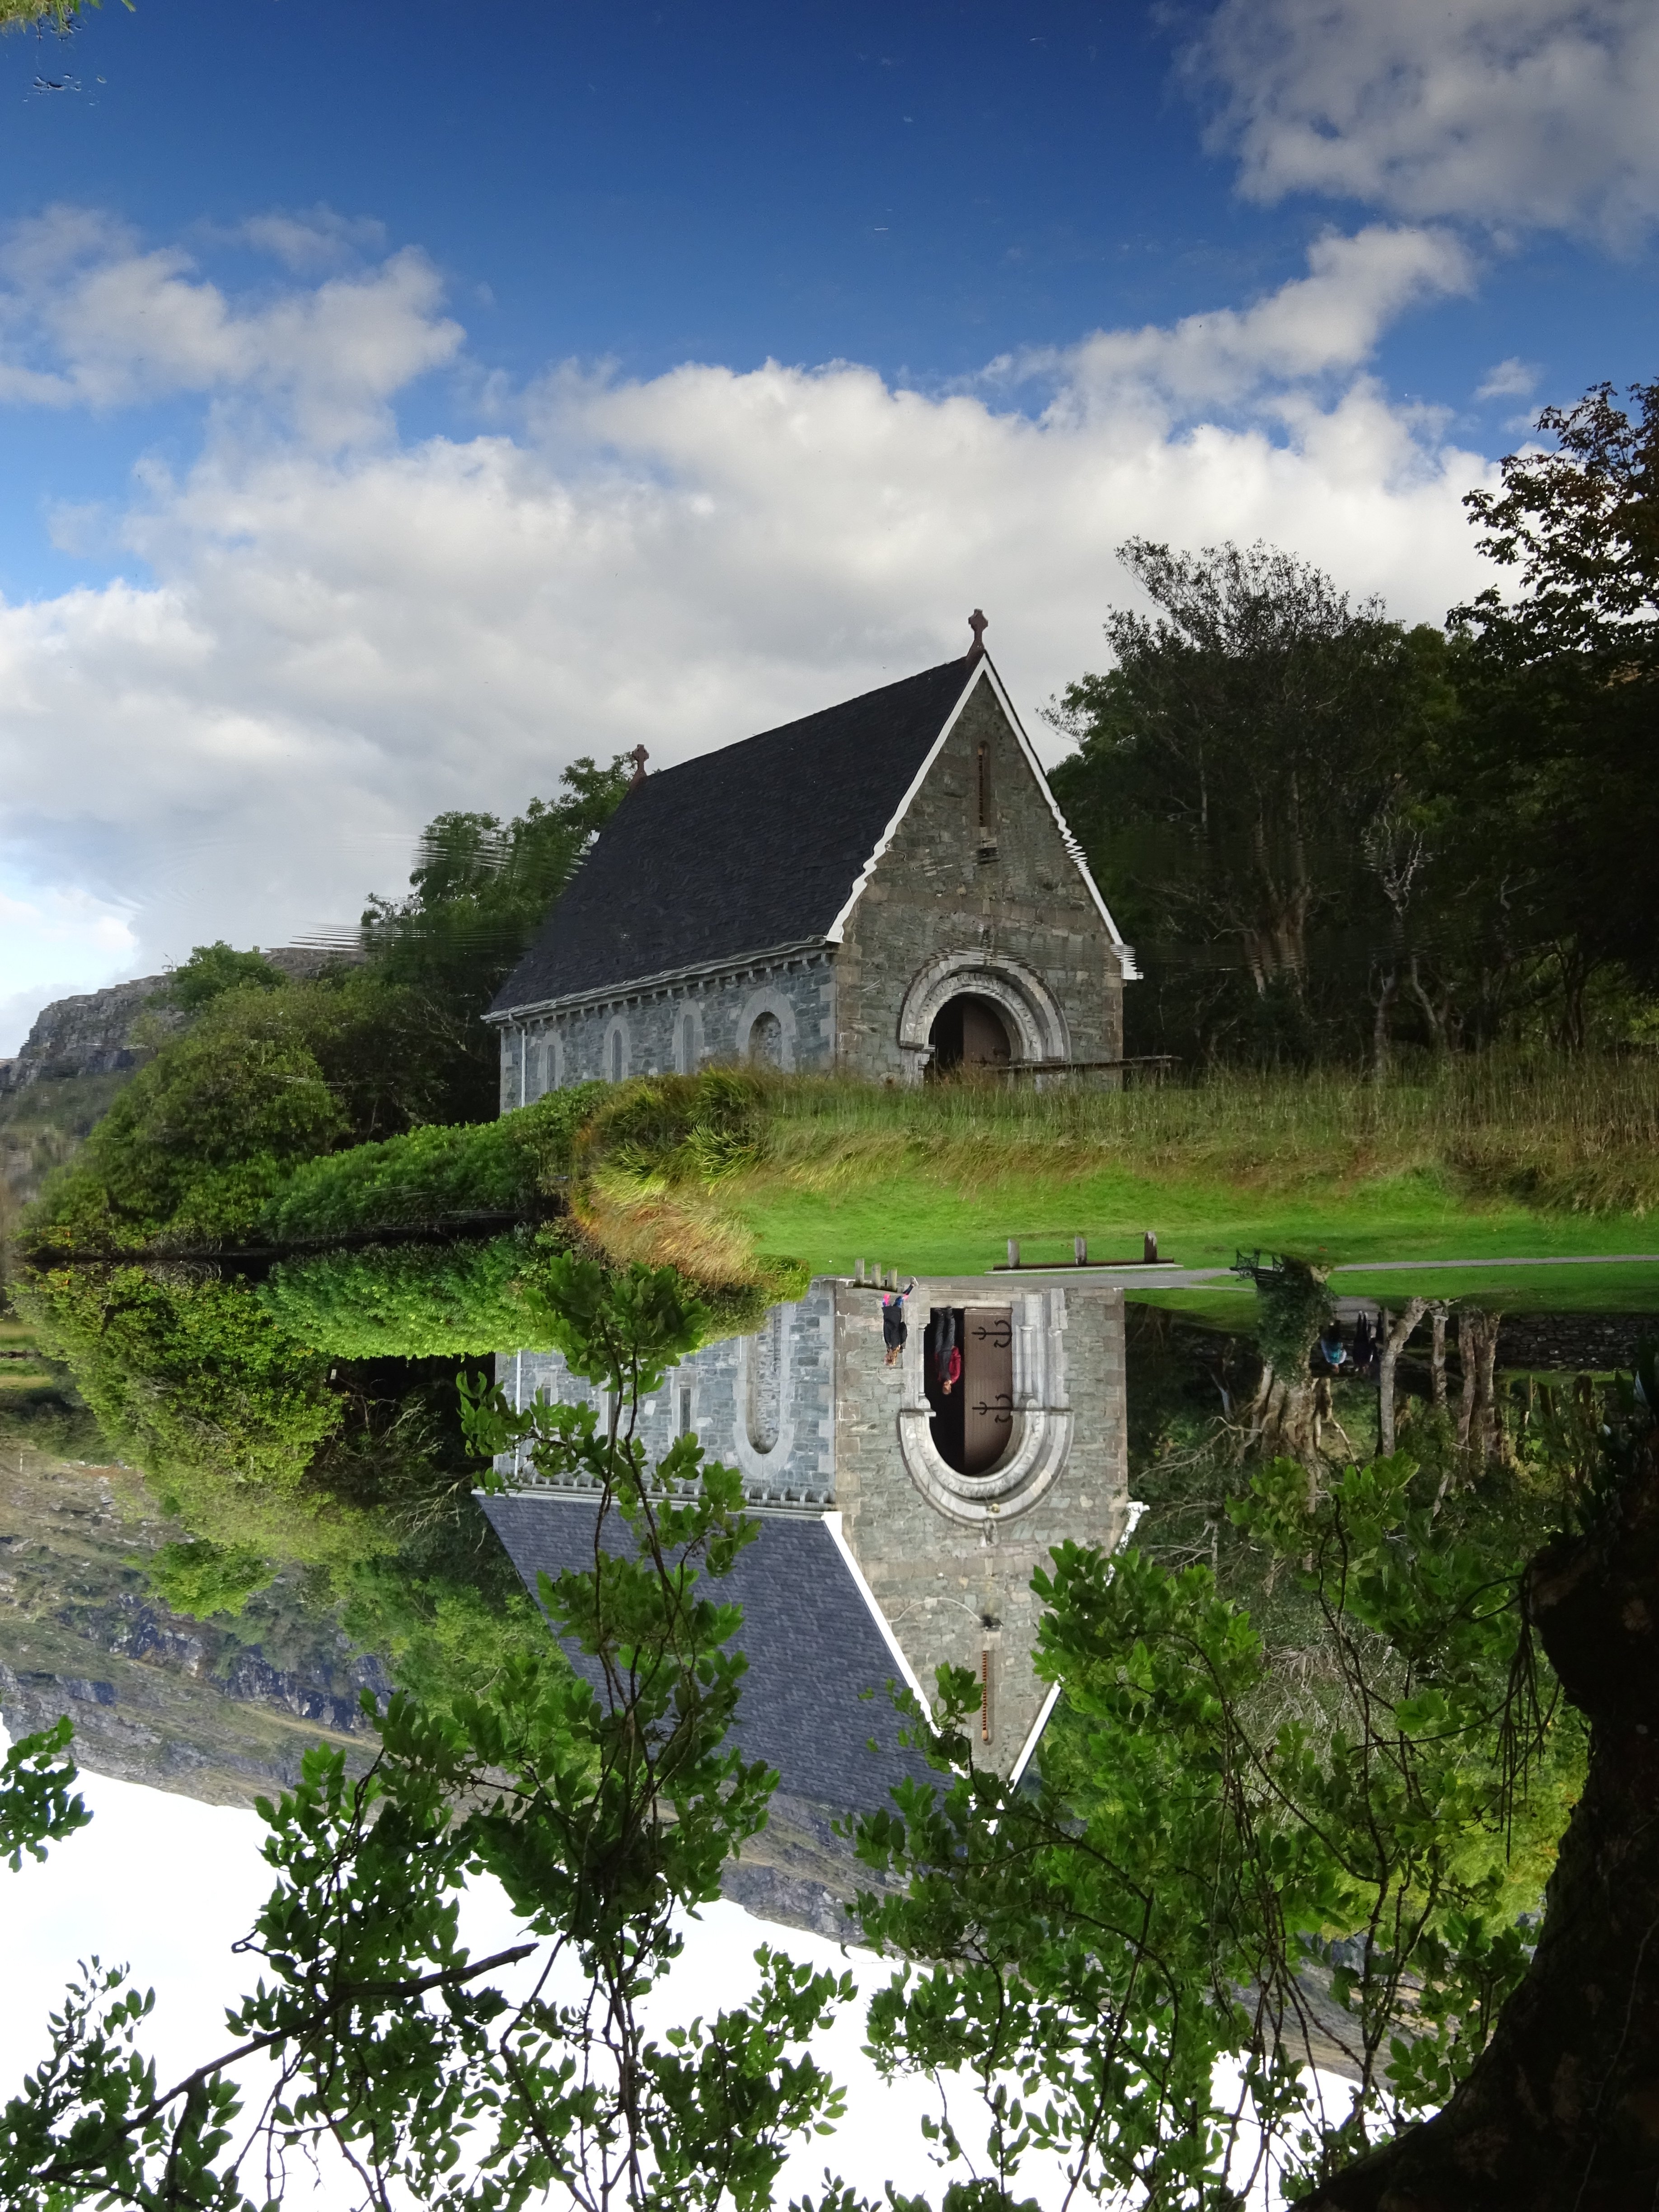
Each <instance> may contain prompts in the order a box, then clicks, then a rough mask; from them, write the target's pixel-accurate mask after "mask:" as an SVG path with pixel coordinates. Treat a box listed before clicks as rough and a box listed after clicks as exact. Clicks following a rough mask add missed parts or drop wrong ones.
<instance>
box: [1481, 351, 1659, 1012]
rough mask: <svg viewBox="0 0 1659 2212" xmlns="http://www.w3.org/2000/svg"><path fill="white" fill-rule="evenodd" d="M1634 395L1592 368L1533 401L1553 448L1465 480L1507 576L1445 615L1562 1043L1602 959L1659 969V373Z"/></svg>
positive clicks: (1484, 795)
mask: <svg viewBox="0 0 1659 2212" xmlns="http://www.w3.org/2000/svg"><path fill="white" fill-rule="evenodd" d="M1631 400H1632V410H1631V412H1630V413H1629V414H1626V412H1625V411H1624V410H1622V409H1620V407H1618V406H1617V405H1616V404H1614V399H1613V388H1612V386H1609V385H1605V384H1604V385H1598V386H1595V388H1594V389H1593V390H1591V391H1590V392H1587V393H1586V394H1585V396H1584V398H1583V399H1581V400H1579V401H1578V402H1577V404H1576V405H1574V406H1572V407H1571V408H1555V407H1552V408H1547V409H1545V410H1544V412H1543V414H1542V415H1541V416H1540V418H1539V428H1540V429H1541V430H1542V431H1544V432H1546V433H1548V434H1552V435H1553V436H1554V438H1555V440H1556V447H1555V450H1554V451H1553V452H1552V453H1522V454H1513V453H1512V454H1510V456H1509V457H1508V458H1507V459H1505V460H1504V462H1503V464H1502V477H1503V481H1502V485H1501V488H1500V489H1498V491H1495V492H1488V491H1478V492H1472V493H1471V494H1470V495H1469V497H1468V501H1467V502H1466V504H1467V505H1468V508H1469V511H1470V513H1471V516H1472V518H1473V520H1474V522H1475V524H1476V525H1477V526H1478V527H1480V529H1481V530H1482V531H1483V532H1484V533H1485V534H1484V536H1483V538H1482V540H1481V550H1482V551H1483V552H1484V553H1485V554H1486V556H1487V557H1488V558H1489V559H1491V560H1492V561H1494V562H1497V563H1498V566H1499V567H1500V568H1504V569H1507V570H1510V571H1515V572H1518V573H1517V574H1516V582H1517V583H1518V586H1519V589H1518V591H1517V592H1515V593H1514V594H1513V596H1511V597H1510V598H1509V599H1504V598H1503V597H1501V596H1500V593H1499V590H1498V586H1496V585H1493V586H1488V588H1487V589H1486V591H1484V592H1481V593H1480V595H1479V597H1478V598H1476V599H1474V601H1473V602H1472V604H1470V605H1468V606H1463V607H1457V608H1454V609H1453V611H1452V614H1451V617H1450V619H1451V621H1452V623H1453V624H1454V626H1455V629H1457V630H1458V631H1459V632H1460V633H1461V634H1462V635H1464V636H1465V637H1466V638H1467V639H1468V641H1469V649H1468V653H1467V654H1466V656H1465V665H1466V668H1467V671H1468V672H1467V678H1466V681H1465V686H1464V689H1465V694H1466V700H1467V709H1468V721H1469V732H1468V749H1469V757H1470V764H1471V768H1472V770H1473V777H1474V781H1475V782H1476V783H1477V784H1478V786H1479V787H1480V798H1481V802H1482V805H1481V811H1483V812H1484V813H1485V814H1486V817H1488V818H1489V819H1491V818H1494V817H1498V815H1500V814H1501V815H1502V816H1503V817H1504V836H1503V838H1502V842H1501V847H1500V849H1501V851H1502V852H1503V854H1504V893H1505V897H1506V902H1507V909H1508V912H1507V919H1508V922H1509V927H1510V931H1511V933H1512V934H1514V935H1516V936H1518V937H1519V938H1520V939H1522V942H1523V944H1525V945H1526V946H1527V947H1528V949H1529V950H1531V951H1533V952H1534V955H1535V956H1536V957H1541V958H1543V959H1545V960H1547V963H1548V964H1549V968H1550V970H1551V974H1552V976H1553V980H1554V981H1555V983H1556V987H1557V990H1558V993H1559V1000H1560V1007H1561V1012H1560V1017H1559V1030H1560V1032H1561V1034H1562V1036H1563V1037H1564V1039H1565V1041H1566V1042H1570V1043H1574V1044H1577V1043H1581V1042H1583V1041H1584V1036H1585V1031H1586V1021H1587V1014H1586V1004H1587V994H1588V992H1589V987H1590V986H1591V984H1592V982H1593V981H1594V979H1595V977H1596V976H1597V975H1598V973H1601V972H1604V971H1606V970H1607V969H1609V968H1610V967H1613V966H1615V965H1621V966H1623V967H1624V968H1625V969H1627V970H1629V971H1631V972H1632V973H1633V974H1634V975H1637V976H1638V978H1640V979H1641V981H1643V982H1644V983H1645V984H1647V985H1649V986H1651V985H1652V984H1653V983H1654V982H1655V981H1659V940H1656V936H1655V933H1654V930H1653V927H1652V895H1651V890H1650V880H1651V871H1652V856H1653V853H1654V850H1655V845H1656V840H1659V783H1656V779H1655V776H1654V773H1653V764H1654V760H1655V757H1656V749H1659V383H1653V384H1649V385H1645V386H1643V385H1638V386H1632V392H1631Z"/></svg>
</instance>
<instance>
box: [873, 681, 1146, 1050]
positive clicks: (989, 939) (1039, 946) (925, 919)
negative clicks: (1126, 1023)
mask: <svg viewBox="0 0 1659 2212" xmlns="http://www.w3.org/2000/svg"><path fill="white" fill-rule="evenodd" d="M981 744H982V745H984V746H985V747H986V748H987V756H986V757H987V765H988V769H989V807H988V810H987V811H988V817H989V818H988V821H987V823H986V825H985V828H986V829H987V830H988V831H989V832H990V833H992V835H993V836H994V854H992V853H991V851H990V848H989V846H988V844H987V841H986V840H985V839H984V838H982V836H981V819H980V817H981V799H980V787H979V749H980V747H981ZM957 953H974V954H976V955H979V956H981V957H983V958H984V959H985V961H986V962H987V964H989V965H990V966H992V967H993V968H994V965H995V963H996V961H997V960H998V958H999V957H1002V958H1006V959H1007V960H1009V961H1011V962H1012V963H1018V964H1019V965H1020V966H1022V967H1024V968H1025V969H1030V970H1032V971H1034V972H1035V973H1036V975H1038V976H1040V977H1041V978H1042V981H1043V982H1044V983H1045V984H1046V986H1047V987H1048V992H1049V993H1050V994H1052V996H1053V998H1054V1000H1057V1001H1058V1003H1059V1005H1060V1008H1061V1009H1062V1011H1063V1014H1064V1019H1065V1026H1066V1031H1067V1032H1068V1034H1067V1036H1066V1040H1065V1048H1064V1053H1063V1055H1057V1056H1065V1057H1068V1058H1071V1059H1074V1060H1115V1059H1116V1058H1118V1057H1119V1056H1120V1054H1121V1052H1122V1049H1123V1045H1122V1036H1123V1027H1122V1007H1123V985H1122V978H1121V972H1120V969H1119V964H1118V959H1117V955H1116V952H1115V950H1114V948H1113V945H1112V941H1111V937H1110V934H1109V931H1108V929H1107V927H1106V925H1105V923H1104V922H1103V921H1102V919H1101V916H1100V912H1099V909H1098V908H1097V906H1096V905H1095V903H1094V901H1093V900H1092V899H1091V897H1090V896H1089V891H1088V887H1087V885H1086V884H1085V882H1084V880H1083V878H1082V876H1081V875H1080V874H1079V871H1078V868H1077V866H1076V863H1075V862H1074V861H1073V859H1072V857H1071V855H1070V854H1068V853H1067V851H1066V846H1065V842H1064V841H1063V839H1062V837H1061V836H1060V829H1059V826H1058V824H1057V823H1056V822H1055V820H1054V816H1053V814H1052V813H1051V812H1050V811H1049V808H1048V802H1047V800H1046V799H1044V797H1043V795H1042V791H1041V789H1040V788H1039V787H1038V785H1037V783H1036V779H1035V778H1034V777H1033V775H1032V774H1031V771H1030V766H1029V764H1028V763H1027V762H1026V760H1025V757H1024V753H1023V751H1022V750H1021V748H1020V745H1019V742H1018V738H1016V736H1015V734H1014V732H1013V731H1012V729H1011V728H1010V726H1009V725H1008V721H1007V719H1006V716H1005V715H1004V714H1003V711H1002V708H1001V706H1000V703H999V702H998V700H997V698H996V695H995V693H994V691H993V690H992V689H991V687H990V685H989V684H988V683H987V684H980V685H979V686H978V688H977V689H976V690H975V692H974V694H973V696H972V697H971V699H970V700H969V702H968V705H967V706H966V708H964V709H963V714H962V716H961V718H960V720H958V721H957V726H956V727H955V729H954V730H952V732H951V735H950V737H949V738H948V739H947V740H946V742H945V746H944V748H943V750H941V752H940V753H939V757H938V758H937V759H936V760H935V762H934V763H933V769H932V771H931V773H930V774H929V775H928V777H927V781H926V782H925V783H924V785H923V786H922V787H921V791H919V792H918V793H917V794H916V796H915V799H913V801H912V802H911V805H910V810H909V811H908V814H907V815H906V817H905V818H904V821H903V822H902V824H901V825H900V827H899V829H898V831H897V833H896V836H895V837H894V839H893V842H892V844H891V846H890V848H889V849H888V851H887V852H886V853H885V854H884V855H883V857H882V859H881V860H880V861H879V862H878V865H877V866H876V869H875V871H874V873H873V875H872V879H871V881H870V883H869V884H868V885H867V886H866V890H865V891H864V894H863V896H862V897H861V898H860V901H859V903H858V904H857V906H856V907H855V908H854V910H853V914H852V916H851V918H850V920H849V921H848V927H847V932H846V937H845V940H844V942H843V944H842V948H841V953H840V957H839V959H838V961H837V963H836V982H837V1009H836V1057H837V1061H838V1064H839V1065H840V1066H842V1067H844V1068H847V1069H848V1070H850V1071H854V1072H856V1073H859V1074H861V1075H866V1076H869V1077H872V1078H874V1079H878V1080H881V1079H896V1080H899V1081H902V1082H908V1081H914V1080H915V1079H916V1077H917V1076H918V1075H919V1074H920V1073H921V1066H920V1064H919V1062H918V1060H917V1057H916V1055H915V1053H914V1052H908V1053H907V1052H906V1051H905V1050H904V1049H903V1048H902V1047H901V1044H900V1042H899V1015H900V1009H901V1007H902V1005H903V1003H904V1000H905V997H906V994H907V993H908V991H909V990H910V988H911V986H912V984H913V982H914V981H915V978H916V976H917V975H918V974H919V972H920V971H921V970H922V969H924V968H925V967H927V964H928V963H930V962H933V961H937V960H939V959H940V958H942V957H946V956H949V955H951V954H957ZM964 987H965V988H969V989H971V988H972V987H973V986H972V983H971V981H969V982H965V983H964Z"/></svg>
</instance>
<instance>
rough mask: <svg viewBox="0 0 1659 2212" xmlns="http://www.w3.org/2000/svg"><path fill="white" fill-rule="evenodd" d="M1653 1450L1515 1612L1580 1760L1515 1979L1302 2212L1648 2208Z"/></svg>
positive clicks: (1654, 1711)
mask: <svg viewBox="0 0 1659 2212" xmlns="http://www.w3.org/2000/svg"><path fill="white" fill-rule="evenodd" d="M1656 1591H1659V1440H1656V1436H1655V1432H1654V1431H1652V1430H1651V1429H1650V1430H1649V1431H1648V1433H1647V1436H1646V1437H1645V1438H1644V1441H1643V1443H1642V1445H1641V1447H1640V1448H1639V1449H1638V1455H1637V1458H1636V1463H1635V1466H1634V1468H1633V1470H1632V1474H1631V1475H1630V1476H1629V1477H1627V1478H1626V1481H1625V1483H1624V1486H1623V1487H1622V1489H1621V1492H1620V1499H1619V1503H1618V1505H1617V1508H1616V1509H1615V1510H1613V1512H1612V1513H1610V1514H1609V1516H1607V1526H1606V1527H1605V1528H1602V1529H1601V1530H1598V1531H1597V1532H1596V1533H1595V1534H1594V1535H1591V1536H1584V1537H1571V1538H1569V1537H1559V1538H1557V1540H1556V1541H1554V1542H1553V1543H1552V1544H1550V1545H1548V1546H1547V1547H1545V1549H1544V1550H1543V1551H1541V1553H1538V1554H1537V1556H1536V1557H1535V1558H1534V1559H1533V1561H1532V1563H1531V1565H1529V1566H1528V1570H1527V1574H1526V1577H1525V1581H1524V1583H1523V1586H1522V1604H1523V1607H1524V1609H1525V1612H1526V1614H1527V1617H1528V1620H1529V1621H1530V1622H1531V1624H1532V1626H1533V1628H1534V1632H1535V1633H1536V1634H1537V1636H1538V1638H1539V1639H1540V1641H1541V1643H1542V1644H1543V1647H1544V1650H1546V1652H1547V1654H1548V1655H1549V1658H1550V1661H1551V1663H1552V1664H1553V1667H1554V1668H1555V1670H1556V1673H1557V1674H1558V1675H1559V1677H1560V1680H1561V1686H1562V1689H1563V1691H1564V1692H1565V1695H1566V1697H1567V1698H1568V1699H1569V1700H1570V1701H1571V1703H1572V1704H1573V1705H1576V1706H1577V1708H1578V1710H1579V1711H1580V1712H1582V1713H1583V1714H1584V1715H1585V1716H1586V1717H1587V1718H1588V1719H1589V1723H1590V1765H1589V1778H1588V1779H1587V1781H1586V1783H1585V1786H1584V1794H1583V1796H1582V1797H1581V1798H1580V1799H1579V1801H1578V1803H1577V1807H1576V1808H1574V1811H1573V1815H1572V1820H1571V1824H1570V1826H1569V1827H1568V1829H1567V1832H1566V1835H1565V1838H1563V1841H1562V1844H1561V1852H1560V1857H1559V1860H1558V1861H1557V1863H1556V1869H1555V1872H1554V1874H1553V1875H1552V1876H1551V1878H1550V1884H1549V1890H1548V1893H1547V1905H1546V1911H1545V1918H1544V1925H1543V1929H1542V1931H1541V1935H1540V1936H1539V1942H1538V1948H1537V1951H1536V1953H1535V1954H1534V1958H1533V1961H1532V1965H1531V1967H1530V1968H1529V1970H1528V1974H1527V1978H1526V1979H1525V1980H1524V1981H1523V1982H1522V1984H1521V1986H1520V1988H1519V1989H1518V1990H1516V1993H1515V1995H1514V1996H1512V1997H1511V1998H1510V2001H1509V2002H1508V2003H1507V2004H1506V2005H1505V2006H1504V2009H1503V2011H1502V2013H1501V2014H1500V2015H1499V2016H1498V2023H1497V2026H1496V2027H1495V2028H1494V2030H1493V2033H1492V2040H1491V2042H1490V2043H1489V2044H1488V2045H1487V2046H1486V2050H1485V2051H1483V2052H1482V2053H1481V2055H1480V2057H1479V2058H1478V2059H1477V2060H1476V2061H1475V2063H1474V2068H1473V2069H1472V2070H1471V2072H1470V2074H1469V2076H1468V2080H1467V2081H1464V2082H1463V2083H1462V2085H1461V2086H1460V2087H1458V2088H1457V2089H1456V2090H1455V2092H1454V2093H1453V2095H1452V2097H1451V2098H1450V2100H1449V2102H1448V2103H1447V2105H1446V2106H1445V2107H1444V2109H1443V2111H1442V2112H1438V2113H1437V2114H1436V2115H1435V2117H1434V2118H1433V2119H1431V2120H1427V2121H1425V2122H1424V2124H1422V2125H1421V2126H1420V2127H1416V2128H1413V2129H1412V2130H1409V2132H1407V2134H1405V2135H1402V2136H1397V2137H1396V2138H1395V2140H1394V2141H1393V2142H1389V2143H1387V2144H1385V2145H1384V2146H1383V2148H1381V2149H1379V2150H1376V2151H1373V2152H1372V2153H1370V2155H1369V2156H1367V2157H1365V2158H1364V2159H1361V2160H1359V2161H1358V2163H1357V2164H1356V2165H1353V2166H1350V2167H1348V2169H1347V2170H1346V2172H1343V2173H1340V2174H1339V2175H1338V2176H1337V2177H1336V2179H1334V2180H1333V2181H1328V2182H1327V2183H1325V2184H1324V2185H1323V2187H1322V2188H1321V2189H1319V2190H1318V2191H1316V2192H1315V2194H1314V2195H1313V2196H1312V2197H1308V2198H1306V2199H1304V2203H1305V2204H1306V2206H1307V2207H1308V2208H1309V2212H1638V2207H1640V2208H1642V2212H1648V2209H1649V2208H1650V2207H1651V2206H1653V2205H1654V2204H1655V2203H1659V1599H1656V1595H1655V1594H1656Z"/></svg>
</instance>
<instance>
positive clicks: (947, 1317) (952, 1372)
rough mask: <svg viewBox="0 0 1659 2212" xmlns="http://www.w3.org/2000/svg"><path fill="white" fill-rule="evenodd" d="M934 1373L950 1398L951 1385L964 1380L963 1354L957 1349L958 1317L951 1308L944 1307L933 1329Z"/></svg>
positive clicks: (941, 1387)
mask: <svg viewBox="0 0 1659 2212" xmlns="http://www.w3.org/2000/svg"><path fill="white" fill-rule="evenodd" d="M933 1372H934V1374H935V1375H936V1376H938V1378H939V1389H941V1390H942V1391H943V1392H944V1394H945V1396H946V1397H947V1398H948V1397H949V1396H950V1395H951V1384H952V1383H958V1382H960V1381H961V1379H962V1354H961V1352H959V1351H958V1350H957V1316H956V1312H955V1310H954V1309H953V1308H952V1307H951V1306H942V1307H941V1308H940V1309H939V1320H938V1321H937V1322H936V1323H935V1324H934V1328H933Z"/></svg>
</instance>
